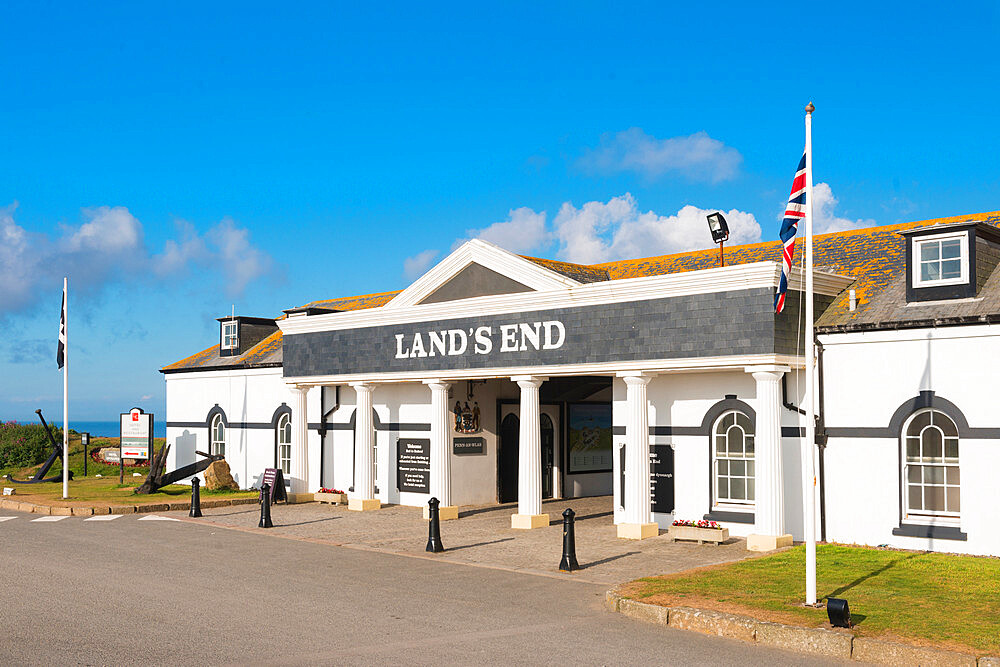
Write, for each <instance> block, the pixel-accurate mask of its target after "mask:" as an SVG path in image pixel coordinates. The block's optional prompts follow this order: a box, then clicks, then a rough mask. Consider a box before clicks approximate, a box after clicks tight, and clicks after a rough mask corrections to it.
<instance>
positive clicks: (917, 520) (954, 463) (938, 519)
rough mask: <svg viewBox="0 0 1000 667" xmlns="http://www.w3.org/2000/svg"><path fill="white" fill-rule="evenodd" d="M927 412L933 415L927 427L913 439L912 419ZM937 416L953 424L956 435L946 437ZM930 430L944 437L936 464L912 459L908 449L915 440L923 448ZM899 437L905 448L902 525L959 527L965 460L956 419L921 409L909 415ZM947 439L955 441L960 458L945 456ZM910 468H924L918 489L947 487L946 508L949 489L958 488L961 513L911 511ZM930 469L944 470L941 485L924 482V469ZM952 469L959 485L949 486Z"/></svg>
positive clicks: (939, 411) (937, 411)
mask: <svg viewBox="0 0 1000 667" xmlns="http://www.w3.org/2000/svg"><path fill="white" fill-rule="evenodd" d="M926 413H930V414H931V421H930V424H928V425H927V426H924V427H923V428H922V429H921V430H920V433H919V434H918V435H917V436H911V435H910V433H909V430H910V426H911V424H913V420H914V419H916V418H917V417H918V416H920V415H922V414H926ZM937 416H940V417H943V418H944V419H946V420H948V422H950V424H951V428H953V429H954V433H955V435H954V436H950V435H946V434H945V433H944V432H943V431H942V429H941V427H940V426H939V424H940V422H937V423H936V422H935V421H934V420H935V417H937ZM929 428H936V429H937V430H939V431H941V432H942V438H941V457H940V460H938V461H934V460H929V461H923V460H910V459H911V457H910V456H909V449H908V445H909V444H910V441H911V440H914V441H915V442H916V443H921V445H922V442H923V434H924V432H925V431H926V430H927V429H929ZM900 437H901V438H902V446H901V448H900V454H901V455H900V467H901V475H902V477H901V479H902V484H901V488H902V498H901V500H902V508H903V523H909V524H934V525H948V526H959V525H960V524H961V517H962V512H961V489H962V482H961V467H960V463H959V462H960V461H961V457H962V439H961V437H960V436H959V435H958V424H956V423H955V420H954V419H952V418H951V416H949V415H948V414H946V413H944V412H942V411H941V410H935V409H934V408H924V409H921V410H917V411H916V412H914V413H913V414H912V415H910V416H909V418H908V419H907V420H906V423H905V424H903V432H902V434H901V436H900ZM946 439H948V440H954V441H955V444H956V446H957V449H958V452H957V453H958V456H955V457H947V456H946V454H947V447H946V445H947V442H946ZM920 454H921V456H920V457H919V458H921V459H922V458H924V457H923V456H922V454H923V451H922V450H921V451H920ZM949 458H951V459H952V460H949ZM911 466H913V467H919V468H920V469H921V473H920V474H921V481H920V482H919V483H917V484H916V486H919V487H920V488H921V489H923V488H925V487H927V486H932V487H937V486H941V487H943V488H944V490H945V507H946V508H947V506H948V502H947V501H948V489H949V488H957V489H958V493H959V498H958V500H959V510H958V511H955V512H949V511H947V510H942V511H936V510H925V509H923V508H920V509H911V508H910V486H911V484H912V483H911V482H910V479H909V473H910V467H911ZM931 467H935V468H938V467H939V468H942V481H941V482H940V483H937V482H931V483H928V482H926V481H925V480H924V477H923V474H924V471H925V469H926V468H931ZM951 470H954V471H955V475H956V476H957V478H958V482H957V483H956V482H951V483H949V476H950V475H951V473H950V471H951ZM922 504H923V502H921V505H922Z"/></svg>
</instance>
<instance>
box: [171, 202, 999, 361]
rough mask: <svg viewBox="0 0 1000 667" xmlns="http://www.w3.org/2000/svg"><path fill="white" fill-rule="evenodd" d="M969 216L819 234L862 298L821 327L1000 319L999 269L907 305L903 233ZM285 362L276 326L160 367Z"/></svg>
mask: <svg viewBox="0 0 1000 667" xmlns="http://www.w3.org/2000/svg"><path fill="white" fill-rule="evenodd" d="M963 222H982V223H985V224H988V225H991V226H993V227H998V228H1000V211H991V212H987V213H978V214H974V215H962V216H953V217H949V218H936V219H933V220H920V221H916V222H906V223H901V224H895V225H883V226H881V227H869V228H867V229H857V230H849V231H843V232H834V233H831V234H823V235H819V236H815V237H814V238H813V246H814V254H813V264H814V266H815V267H816V268H817V269H820V270H823V269H825V270H829V271H831V272H833V273H838V274H841V275H845V276H850V277H853V278H855V282H854V283H853V284H852V285H851V286H850V289H854V291H855V297H856V309H855V310H854V311H851V310H850V308H849V291H848V290H844V292H842V293H841V294H840V295H839V296H838V297H837V298H835V299H834V301H833V303H832V304H831V305H830V306H829V307H828V308H827V309H826V310H825V311H824V312H823V313H821V314H820V315H819V317H818V319H817V322H816V324H817V327H818V328H819V329H820V330H821V331H843V330H851V329H865V328H892V327H895V326H899V327H903V326H907V325H908V323H909V325H912V324H915V323H924V324H926V323H928V322H931V323H942V324H945V323H952V322H954V323H958V322H968V321H974V320H976V319H977V318H978V319H979V320H981V321H1000V270H995V271H993V274H992V275H990V276H988V277H987V278H986V279H985V282H984V284H983V286H982V288H981V289H980V293H979V297H978V298H977V299H975V300H967V299H963V300H957V301H953V302H948V301H938V302H928V303H924V304H920V305H907V304H906V295H905V291H906V276H905V273H906V252H905V250H906V246H905V240H904V238H903V237H902V236H900V232H902V231H906V230H911V229H917V228H923V227H931V226H936V225H951V224H955V223H963ZM803 245H804V243H803V241H802V239H801V238H800V239H799V242H798V243H796V247H795V260H794V261H795V263H796V264H801V258H802V250H803ZM725 254H726V265H727V266H731V265H736V264H749V263H753V262H765V261H772V262H777V261H779V260H780V257H781V244H780V242H779V241H769V242H765V243H754V244H749V245H741V246H731V247H728V248H726V249H725ZM524 258H525V259H527V260H529V261H531V262H534V263H536V264H538V265H539V266H543V267H545V268H547V269H550V270H552V271H555V272H557V273H559V274H561V275H564V276H567V277H569V278H572V279H574V280H576V281H578V282H581V283H593V282H602V281H607V280H623V279H626V278H639V277H645V276H660V275H668V274H672V273H683V272H687V271H698V270H701V269H710V268H716V267H718V266H719V251H718V248H711V249H708V250H698V251H694V252H684V253H676V254H672V255H661V256H658V257H646V258H642V259H630V260H623V261H616V262H606V263H602V264H593V265H585V264H573V263H570V262H560V261H557V260H551V259H541V258H537V257H527V256H525V257H524ZM397 294H399V291H395V292H381V293H377V294H366V295H362V296H352V297H344V298H338V299H325V300H320V301H311V302H309V303H307V304H305V305H304V306H303V308H308V307H315V308H326V309H331V310H339V311H347V310H365V309H368V308H379V307H381V306H384V305H385V304H386V303H388V302H389V301H390V300H391V299H392V298H393V297H395V296H396V295H397ZM279 319H281V318H279ZM280 364H281V332H280V331H277V332H275V333H273V334H271V335H270V336H268V337H267V338H265V339H264V340H262V341H261V342H260V343H258V344H257V345H255V346H254V347H252V348H251V349H249V350H247V351H246V352H245V353H244V354H242V355H240V356H236V357H220V356H219V345H218V343H216V344H214V345H213V346H212V347H209V348H207V349H205V350H202V351H201V352H198V353H197V354H194V355H191V356H190V357H187V358H186V359H182V360H180V361H178V362H175V363H173V364H170V365H169V366H165V367H164V368H162V369H161V371H162V372H164V373H170V372H177V371H185V370H194V369H199V370H209V369H213V368H231V367H251V368H252V367H265V366H277V365H280Z"/></svg>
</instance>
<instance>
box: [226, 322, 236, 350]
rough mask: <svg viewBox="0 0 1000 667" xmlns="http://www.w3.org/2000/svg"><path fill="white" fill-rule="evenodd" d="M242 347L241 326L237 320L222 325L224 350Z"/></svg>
mask: <svg viewBox="0 0 1000 667" xmlns="http://www.w3.org/2000/svg"><path fill="white" fill-rule="evenodd" d="M239 346H240V325H239V322H237V321H236V320H231V321H229V322H223V323H222V349H223V350H235V349H236V348H238V347H239Z"/></svg>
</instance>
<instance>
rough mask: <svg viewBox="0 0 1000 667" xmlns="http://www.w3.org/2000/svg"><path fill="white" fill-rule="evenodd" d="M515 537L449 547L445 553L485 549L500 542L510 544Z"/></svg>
mask: <svg viewBox="0 0 1000 667" xmlns="http://www.w3.org/2000/svg"><path fill="white" fill-rule="evenodd" d="M513 539H514V538H513V537H504V538H502V539H499V540H491V541H489V542H476V543H475V544H463V545H462V546H460V547H448V548H447V549H445V551H459V550H461V549H471V548H472V547H485V546H486V545H488V544H499V543H500V542H510V541H511V540H513Z"/></svg>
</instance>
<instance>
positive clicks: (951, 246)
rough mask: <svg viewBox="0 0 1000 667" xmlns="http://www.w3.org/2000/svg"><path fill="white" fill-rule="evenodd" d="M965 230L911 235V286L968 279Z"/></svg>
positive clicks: (967, 236) (947, 283)
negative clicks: (916, 236) (929, 234)
mask: <svg viewBox="0 0 1000 667" xmlns="http://www.w3.org/2000/svg"><path fill="white" fill-rule="evenodd" d="M968 240H969V234H968V232H965V231H962V232H958V233H951V234H934V235H932V236H924V237H918V238H914V239H913V241H912V243H913V257H914V258H915V259H916V261H915V262H913V273H914V275H913V286H914V287H936V286H938V285H961V284H965V283H968V282H969V252H968Z"/></svg>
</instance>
